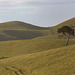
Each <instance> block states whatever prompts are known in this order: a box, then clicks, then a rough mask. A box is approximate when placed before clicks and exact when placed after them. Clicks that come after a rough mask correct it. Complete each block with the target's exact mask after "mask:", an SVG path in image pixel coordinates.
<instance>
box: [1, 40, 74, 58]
mask: <svg viewBox="0 0 75 75" xmlns="http://www.w3.org/2000/svg"><path fill="white" fill-rule="evenodd" d="M66 41H67V40H66V39H60V40H58V39H53V40H52V39H51V40H48V39H46V40H44V39H43V40H39V39H33V40H18V41H6V42H0V58H7V57H12V56H19V55H27V54H31V53H36V52H41V51H45V50H48V49H54V48H59V47H64V46H65V44H66ZM73 44H75V40H70V42H69V45H73Z"/></svg>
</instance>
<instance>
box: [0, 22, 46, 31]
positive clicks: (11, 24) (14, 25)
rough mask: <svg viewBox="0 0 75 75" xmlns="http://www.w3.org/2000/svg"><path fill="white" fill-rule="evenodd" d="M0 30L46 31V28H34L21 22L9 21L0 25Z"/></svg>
mask: <svg viewBox="0 0 75 75" xmlns="http://www.w3.org/2000/svg"><path fill="white" fill-rule="evenodd" d="M0 29H5V30H6V29H9V30H10V29H47V28H45V27H39V26H35V25H32V24H28V23H24V22H21V21H10V22H5V23H0Z"/></svg>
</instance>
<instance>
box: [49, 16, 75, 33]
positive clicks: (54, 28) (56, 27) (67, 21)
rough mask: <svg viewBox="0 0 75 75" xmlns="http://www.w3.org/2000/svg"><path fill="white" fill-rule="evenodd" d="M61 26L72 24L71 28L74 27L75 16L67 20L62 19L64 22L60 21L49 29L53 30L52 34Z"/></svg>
mask: <svg viewBox="0 0 75 75" xmlns="http://www.w3.org/2000/svg"><path fill="white" fill-rule="evenodd" d="M62 26H70V27H72V26H73V28H75V17H73V18H71V19H69V20H66V21H64V22H62V23H60V24H58V25H56V26H53V27H50V29H52V30H53V32H54V34H57V29H58V28H61V27H62Z"/></svg>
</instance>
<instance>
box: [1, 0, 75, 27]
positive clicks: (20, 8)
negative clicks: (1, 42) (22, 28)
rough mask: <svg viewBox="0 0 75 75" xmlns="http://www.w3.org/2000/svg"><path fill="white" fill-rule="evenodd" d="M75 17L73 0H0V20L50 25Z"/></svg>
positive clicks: (74, 1) (74, 2)
mask: <svg viewBox="0 0 75 75" xmlns="http://www.w3.org/2000/svg"><path fill="white" fill-rule="evenodd" d="M72 17H75V0H0V22H7V21H15V20H16V21H23V22H27V23H31V24H34V25H37V26H42V27H48V26H49V27H50V26H54V25H57V24H59V23H61V22H63V21H65V20H68V19H70V18H72Z"/></svg>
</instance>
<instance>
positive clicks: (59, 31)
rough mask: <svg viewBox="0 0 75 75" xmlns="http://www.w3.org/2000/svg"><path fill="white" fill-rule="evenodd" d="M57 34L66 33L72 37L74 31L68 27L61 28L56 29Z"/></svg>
mask: <svg viewBox="0 0 75 75" xmlns="http://www.w3.org/2000/svg"><path fill="white" fill-rule="evenodd" d="M57 32H58V33H63V34H64V35H66V33H68V34H70V35H74V29H72V28H71V27H69V26H63V27H61V28H58V30H57Z"/></svg>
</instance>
